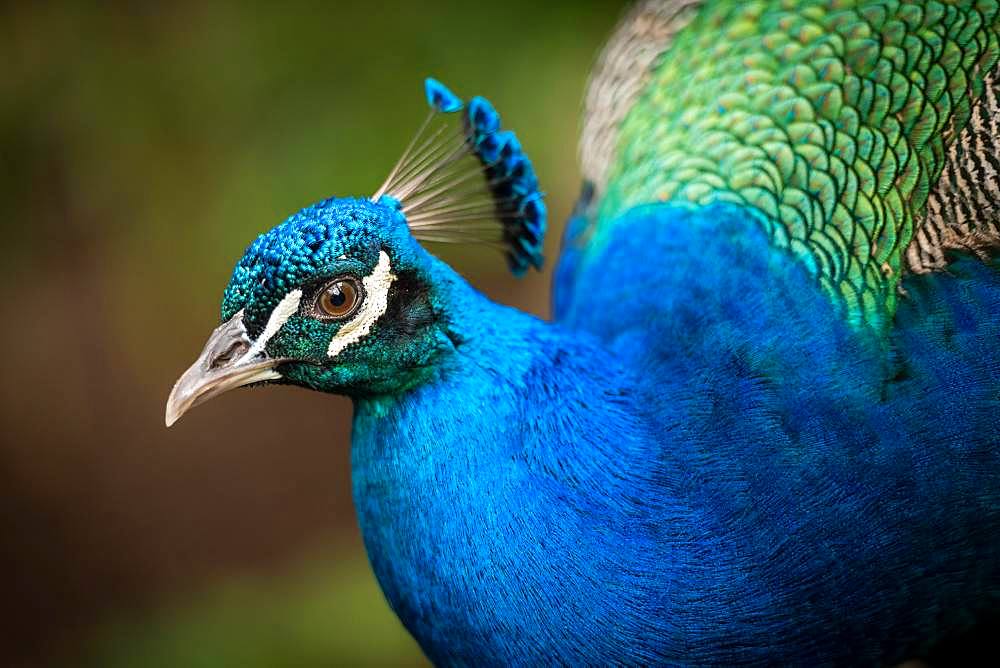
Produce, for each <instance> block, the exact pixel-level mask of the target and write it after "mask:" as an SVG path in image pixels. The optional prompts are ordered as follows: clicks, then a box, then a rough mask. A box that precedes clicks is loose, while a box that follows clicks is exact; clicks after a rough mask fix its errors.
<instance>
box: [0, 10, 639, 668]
mask: <svg viewBox="0 0 1000 668" xmlns="http://www.w3.org/2000/svg"><path fill="white" fill-rule="evenodd" d="M622 5H623V3H622V2H611V1H607V0H606V1H603V2H599V1H591V2H582V1H581V0H563V1H560V2H550V1H548V0H546V1H545V2H537V1H526V0H504V1H503V2H496V3H476V4H472V3H464V2H439V3H434V4H425V3H413V2H385V3H381V2H352V3H346V2H345V3H302V2H299V3H291V4H290V3H273V4H269V5H263V4H262V5H259V6H252V5H248V4H243V3H235V2H234V3H225V2H219V3H216V2H213V3H207V4H206V3H200V2H179V3H171V5H169V6H168V5H166V4H163V5H161V4H159V3H150V2H137V3H129V4H117V5H106V6H101V5H99V4H98V3H51V2H47V3H18V4H11V5H7V6H6V7H5V8H2V9H0V63H2V65H0V214H2V215H0V220H2V236H0V325H2V326H0V355H2V369H3V372H2V373H0V499H2V504H0V509H2V515H0V517H2V522H3V526H2V533H0V572H2V573H3V574H4V575H5V576H6V577H5V579H6V586H5V587H4V593H3V596H0V614H2V615H3V620H2V621H3V628H4V633H3V636H4V637H5V638H6V639H5V640H3V642H2V643H0V664H2V665H29V666H33V665H46V664H49V665H71V666H79V665H95V666H326V665H338V664H354V665H357V664H403V665H406V664H419V663H421V662H422V661H423V659H422V657H421V655H420V653H419V650H418V648H417V647H416V645H415V644H414V643H413V641H412V640H410V638H409V637H408V636H407V635H406V633H405V631H404V630H403V629H402V627H401V626H400V625H399V623H398V621H397V620H396V618H395V617H394V616H393V615H392V613H391V612H390V611H389V609H388V607H387V605H386V603H385V601H384V599H383V597H382V595H381V593H380V591H379V590H378V587H377V585H376V583H375V581H374V579H373V577H372V575H371V573H370V571H369V568H368V564H367V561H366V558H365V556H364V551H363V548H362V546H361V542H360V537H359V535H358V532H357V528H356V526H355V520H354V512H353V508H352V506H351V501H350V488H349V479H348V477H349V472H348V434H349V420H350V405H349V403H348V402H346V401H345V400H343V399H340V398H336V397H332V396H326V395H320V394H315V393H309V392H305V391H302V390H295V389H291V388H275V389H268V390H266V391H243V392H237V393H233V394H231V395H228V396H224V397H222V398H220V399H217V400H214V401H212V402H211V403H209V404H207V405H206V406H204V407H200V408H198V409H196V410H195V411H193V412H192V413H191V414H189V415H188V416H186V417H185V418H184V419H183V420H182V421H181V422H180V423H179V424H178V425H177V426H176V427H174V428H173V429H171V430H169V431H167V430H166V429H165V428H164V427H163V406H164V402H165V400H166V397H167V393H168V392H169V390H170V386H171V385H172V383H173V381H174V380H175V378H176V377H177V376H178V375H179V374H180V372H181V371H183V370H184V368H186V366H187V365H188V364H189V363H190V362H191V361H192V360H193V358H194V356H195V355H196V354H197V352H198V351H199V350H200V348H201V345H202V343H203V342H204V339H205V337H206V336H207V335H208V333H209V331H210V330H211V329H212V328H213V327H214V326H215V325H216V324H217V318H218V303H219V298H220V296H221V291H222V288H223V287H224V285H225V283H226V281H227V279H228V276H229V272H230V271H231V268H232V265H233V263H234V261H235V260H236V259H238V258H239V256H240V255H241V254H242V251H243V249H244V247H245V246H246V244H247V243H249V241H250V240H251V239H252V238H253V237H254V236H255V235H256V234H258V233H259V232H261V231H263V230H265V229H266V228H268V227H270V226H272V225H274V224H276V223H278V222H279V221H280V220H282V219H283V218H284V217H285V216H286V215H288V214H289V213H291V212H293V211H294V210H296V209H298V208H300V207H301V206H304V205H306V204H308V203H310V202H312V201H314V200H317V199H320V198H322V197H326V196H329V195H367V194H369V193H371V192H372V191H373V190H374V189H375V188H376V187H377V186H378V184H379V183H380V182H381V180H382V179H383V177H384V176H385V175H386V174H387V172H388V170H389V169H390V167H391V166H392V164H393V162H394V161H395V159H396V158H397V157H398V154H399V153H400V152H401V150H402V148H403V147H404V146H405V145H406V143H407V141H408V140H409V138H410V135H411V133H412V132H413V131H414V130H415V128H416V126H417V124H418V123H419V121H420V120H422V118H423V115H424V101H423V92H422V79H423V77H425V76H427V75H434V76H436V77H439V78H440V79H441V80H443V81H444V82H446V83H447V84H449V85H450V86H452V87H453V88H454V89H455V90H456V91H457V92H458V93H460V94H462V95H465V96H471V95H472V94H476V93H481V94H484V95H487V96H488V97H490V98H491V99H492V100H493V101H494V103H495V104H496V105H497V108H498V109H499V110H500V111H501V114H502V115H503V117H504V122H505V125H506V126H508V127H511V128H514V129H516V130H517V132H518V133H519V136H520V137H521V139H522V142H523V143H524V145H525V147H526V148H527V150H528V151H529V153H530V155H531V156H532V158H533V159H534V162H535V165H536V168H537V170H538V172H539V175H540V178H541V181H542V184H543V187H544V188H545V189H546V190H547V192H548V193H549V198H548V202H549V206H550V210H551V213H552V222H553V225H552V227H553V229H552V234H551V235H550V238H549V239H548V241H547V243H546V248H547V251H548V253H547V255H548V257H549V258H550V259H551V258H553V257H554V256H555V252H556V249H557V247H558V235H559V232H560V229H561V226H562V221H563V220H564V219H565V216H566V214H567V212H568V211H569V208H570V206H571V205H572V201H573V199H574V197H575V194H576V190H577V187H578V180H579V177H578V172H577V167H576V161H575V152H576V133H577V129H578V115H579V113H578V112H579V108H580V100H581V97H582V94H583V88H584V82H585V80H586V74H587V71H588V70H589V68H590V65H591V63H592V62H593V58H594V56H595V54H596V52H597V49H598V48H599V46H600V44H601V42H602V41H603V39H604V37H605V36H606V35H607V33H608V32H609V31H610V29H611V27H612V25H613V23H614V21H615V19H616V18H617V16H618V15H619V13H620V11H621V9H622ZM439 250H441V254H442V255H443V256H444V257H445V258H446V259H448V260H449V261H451V262H452V263H453V264H454V265H455V266H456V268H458V269H459V270H461V271H462V272H463V273H465V275H466V276H468V277H470V279H471V280H472V281H473V282H474V283H475V284H476V285H478V286H480V287H481V288H482V289H483V290H485V291H486V292H487V293H488V294H490V295H491V296H492V297H493V298H495V299H497V300H499V301H502V302H505V303H509V304H515V305H517V306H520V307H522V308H525V309H528V310H530V311H532V312H535V313H538V314H542V315H544V314H545V313H546V312H547V308H548V291H549V273H548V270H547V271H546V272H545V273H544V274H533V275H530V276H528V277H527V278H525V279H523V280H520V281H517V280H514V279H513V278H511V277H510V276H509V275H508V274H507V273H506V271H505V268H504V264H503V261H502V259H501V258H500V257H499V256H494V255H491V254H485V255H482V254H478V253H475V252H472V251H469V250H467V249H462V248H455V249H452V248H449V249H439ZM551 266H552V264H551V260H550V262H549V265H548V268H549V270H550V269H551Z"/></svg>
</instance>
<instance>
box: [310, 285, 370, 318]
mask: <svg viewBox="0 0 1000 668" xmlns="http://www.w3.org/2000/svg"><path fill="white" fill-rule="evenodd" d="M360 304H361V287H360V286H359V285H358V282H357V281H355V280H354V279H353V278H338V279H336V280H334V281H331V282H330V283H328V284H327V285H326V287H324V288H323V290H322V291H321V292H320V293H319V297H317V299H316V310H317V311H319V313H320V315H323V316H326V317H327V318H337V319H341V318H346V317H347V316H349V315H351V314H353V313H354V311H356V310H357V308H358V306H359V305H360Z"/></svg>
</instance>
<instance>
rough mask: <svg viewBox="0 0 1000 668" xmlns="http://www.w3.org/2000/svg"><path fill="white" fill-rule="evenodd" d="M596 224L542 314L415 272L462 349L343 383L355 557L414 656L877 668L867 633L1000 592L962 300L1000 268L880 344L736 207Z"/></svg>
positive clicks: (980, 399) (921, 289)
mask: <svg viewBox="0 0 1000 668" xmlns="http://www.w3.org/2000/svg"><path fill="white" fill-rule="evenodd" d="M615 230H616V231H615V235H616V236H615V239H614V242H613V243H607V244H605V245H604V246H603V250H601V251H600V252H599V253H597V254H595V255H593V256H587V257H582V256H581V257H575V256H573V254H572V253H569V254H567V255H566V256H567V257H569V258H570V259H571V265H572V266H571V269H569V270H565V268H564V270H563V271H561V272H560V274H559V275H558V276H557V284H556V286H555V289H556V293H557V294H556V296H557V299H558V301H559V303H560V309H559V314H560V320H559V321H558V322H556V323H546V322H542V321H540V320H537V319H535V318H533V317H531V316H528V315H525V314H522V313H519V312H517V311H515V310H512V309H509V308H507V307H503V306H499V305H496V304H493V303H491V302H490V301H488V300H487V299H485V298H484V297H483V296H481V295H480V294H478V293H477V292H475V291H474V290H473V289H472V288H471V287H469V286H468V285H467V284H466V283H465V282H464V281H463V280H462V279H460V278H458V277H457V276H455V275H454V274H453V273H452V272H451V270H450V269H448V268H447V267H446V266H444V265H443V264H441V263H438V262H437V261H436V260H430V262H431V263H432V267H431V269H430V273H431V276H432V280H433V282H434V284H435V285H436V286H439V289H440V290H441V294H440V299H442V301H443V302H445V303H446V304H447V307H448V311H449V312H450V313H452V314H457V315H456V316H455V317H456V320H455V322H454V323H453V325H452V336H451V337H450V338H451V340H452V341H453V342H454V344H455V351H454V353H453V354H451V355H450V356H449V357H448V360H447V362H446V363H445V364H444V365H443V367H442V369H441V372H440V374H439V375H438V377H437V378H436V379H435V380H433V381H431V382H428V383H427V384H425V385H423V386H421V387H418V388H416V389H414V390H411V391H409V392H408V393H405V394H403V395H400V396H398V397H391V398H390V397H380V398H359V399H356V410H355V419H354V436H353V449H352V467H353V479H354V496H355V503H356V506H357V510H358V514H359V519H360V523H361V527H362V530H363V533H364V536H365V542H366V546H367V548H368V552H369V555H370V558H371V561H372V564H373V567H374V570H375V573H376V575H377V576H378V578H379V581H380V582H381V584H382V586H383V589H384V591H385V593H386V595H387V597H388V599H389V601H390V603H391V604H392V606H393V608H394V609H395V610H396V612H397V613H398V614H399V616H400V617H401V619H402V620H403V622H404V624H406V626H407V627H408V628H409V629H410V631H411V632H412V633H413V634H414V635H415V636H416V638H417V639H418V640H419V642H420V643H421V645H422V646H423V648H424V650H425V651H426V652H427V654H428V656H429V657H430V658H431V659H432V660H434V661H438V662H442V663H477V664H483V663H496V664H509V663H546V662H549V661H551V660H552V659H553V658H554V657H559V660H560V661H562V662H565V663H570V664H574V663H604V662H607V661H610V660H611V659H617V660H619V661H625V662H633V663H649V662H654V661H660V662H662V661H674V662H684V663H698V662H713V663H733V662H735V661H744V662H745V661H747V660H754V659H758V660H761V661H764V660H772V661H773V660H776V657H777V660H778V662H779V663H782V662H785V663H787V662H799V663H801V662H803V661H806V660H808V658H809V657H816V656H824V657H826V658H827V659H830V658H831V657H833V658H837V657H839V658H840V659H841V660H843V661H850V662H854V663H871V662H883V661H887V662H888V661H895V660H899V659H902V658H904V657H895V656H882V655H881V654H879V653H878V652H879V649H878V648H879V646H880V643H879V639H880V637H882V636H883V635H885V634H894V635H895V636H899V635H903V636H904V638H905V637H909V639H910V640H911V646H914V647H919V646H920V644H921V643H922V642H929V641H931V640H932V639H934V638H936V637H940V635H941V634H943V633H946V632H950V631H953V630H955V628H956V627H957V626H960V625H961V621H960V617H961V615H957V616H952V617H949V619H948V620H944V619H943V618H941V617H939V616H938V615H936V614H934V613H933V611H934V610H937V609H940V606H945V607H949V606H950V607H951V609H953V610H956V611H959V612H961V611H962V610H964V606H966V605H968V604H967V601H970V600H976V601H982V600H983V597H982V596H981V594H980V592H982V591H992V592H993V594H994V596H996V598H995V599H994V600H995V601H996V602H1000V583H996V582H990V581H989V580H988V577H989V573H990V572H996V570H997V569H996V564H997V563H1000V546H997V545H996V544H995V540H994V538H993V536H994V535H995V531H996V530H997V529H998V527H997V526H996V525H997V518H998V515H1000V494H998V492H997V490H1000V485H998V484H997V483H998V481H997V473H996V471H1000V460H998V458H1000V455H998V454H997V451H996V448H995V447H993V446H992V443H993V440H992V439H993V435H994V434H995V433H996V429H997V427H998V426H1000V424H998V417H997V414H998V411H996V405H995V396H996V392H997V390H998V389H1000V388H998V383H997V381H996V378H997V374H996V369H993V368H990V365H989V363H988V362H986V361H984V360H987V359H992V358H993V357H995V356H992V355H990V356H981V352H982V351H977V350H976V349H975V348H976V345H977V344H976V343H975V342H981V341H986V340H991V341H995V340H996V336H997V335H998V334H1000V331H998V330H1000V328H998V327H997V325H996V324H991V323H995V322H996V319H995V318H970V317H968V314H967V313H966V311H967V310H968V309H970V308H974V309H979V310H980V311H982V312H990V309H992V310H993V312H996V310H997V309H998V308H1000V281H998V280H997V277H996V272H994V271H992V270H987V269H986V268H984V267H980V266H979V265H976V264H975V263H962V262H959V264H958V265H956V270H955V271H956V272H957V274H958V276H956V277H953V278H947V277H941V276H934V277H915V278H914V279H913V280H912V281H911V284H910V285H909V286H908V289H910V290H912V291H913V292H914V293H920V295H921V299H920V300H915V301H914V302H913V303H912V304H909V305H907V304H903V305H902V306H901V309H900V313H899V315H898V316H897V317H898V318H899V319H902V320H904V321H905V320H907V319H911V320H912V321H913V323H914V324H913V325H912V326H910V327H907V328H903V329H904V332H905V333H904V334H902V335H900V336H899V337H898V339H897V340H894V341H892V342H891V345H890V346H889V347H890V349H891V350H893V351H895V353H896V354H897V355H896V356H895V357H894V356H893V355H887V354H886V352H885V346H884V345H882V344H881V343H879V342H877V341H875V340H874V339H870V338H869V336H868V334H866V333H865V332H858V331H855V330H852V329H851V328H850V327H849V326H847V325H846V324H845V323H844V322H843V320H842V319H841V318H839V317H836V314H835V313H834V311H833V309H832V307H831V305H830V303H829V301H828V300H827V298H826V297H825V296H824V295H823V294H822V292H821V291H820V290H819V289H818V288H817V287H816V286H815V285H814V284H813V283H812V282H811V280H810V279H809V278H808V275H807V274H806V272H804V271H803V270H802V268H801V267H799V266H798V265H797V264H795V262H794V261H793V260H791V259H790V258H787V257H785V256H783V255H781V254H778V253H775V252H774V251H773V250H772V249H771V248H770V246H769V244H768V242H767V239H766V238H764V236H763V235H762V234H761V233H760V232H759V225H758V223H757V221H755V220H753V219H752V218H751V217H749V215H747V214H746V213H744V212H743V211H741V210H739V209H736V208H733V207H725V206H714V207H708V208H705V209H700V210H692V209H686V208H675V207H668V206H656V207H649V208H647V209H641V210H636V211H634V212H632V213H630V214H628V215H626V216H625V217H624V218H623V219H621V220H620V221H618V223H617V225H616V227H615ZM651 247H653V248H657V249H658V254H657V255H655V256H651V254H650V253H649V252H648V249H649V248H651ZM692 248H697V252H691V249H692ZM636 258H641V259H642V262H637V261H636ZM567 271H569V272H570V273H571V275H568V274H567ZM963 276H965V277H967V279H966V278H963ZM762 285H766V289H762V288H761V286H762ZM973 285H974V286H976V287H975V290H976V291H977V292H976V293H975V294H974V295H972V297H973V298H972V299H970V293H969V290H970V287H969V286H973ZM622 291H627V292H628V294H627V295H621V296H620V298H619V293H620V292H622ZM647 295H648V296H647ZM921 309H923V310H925V311H929V312H930V315H928V313H917V311H920V310H921ZM963 313H964V315H963ZM928 322H930V323H932V324H931V325H927V324H920V323H928ZM942 325H948V327H945V328H944V329H942ZM984 329H988V330H989V331H984ZM943 331H949V332H950V334H949V335H948V338H947V340H944V339H943V338H942V337H943V336H944V335H943V334H942V332H943ZM978 345H979V346H980V347H981V345H982V344H978ZM977 355H980V357H979V359H977ZM901 360H905V362H904V361H901ZM991 374H992V375H991ZM942 375H947V376H949V377H950V379H951V380H953V381H962V382H955V383H949V384H948V385H946V386H944V389H942V387H943V386H942V384H941V383H940V382H939V379H940V378H941V377H942ZM886 378H894V380H892V381H891V382H886ZM804 388H805V389H804ZM956 388H963V389H956ZM984 388H986V389H984ZM943 391H949V392H959V391H962V392H968V393H969V397H968V399H969V402H965V403H963V402H961V401H957V402H956V400H955V399H954V398H949V400H948V401H940V399H941V398H942V397H941V393H942V392H943ZM886 397H888V398H886ZM956 406H967V408H966V409H964V410H958V409H957V408H956ZM944 471H948V475H947V476H942V475H940V474H941V473H942V472H944ZM943 478H946V479H947V480H948V484H947V485H945V484H942V483H941V480H942V479H943ZM913 499H921V500H922V502H921V503H920V504H919V508H917V507H915V506H914V504H913ZM970 499H971V500H977V501H970ZM984 517H986V518H988V519H989V521H987V522H986V524H985V526H984V520H983V518H984ZM736 518H739V521H736ZM990 522H992V524H990ZM959 546H962V547H961V549H959ZM970 546H972V547H970ZM973 554H974V555H977V556H978V559H980V560H982V559H984V557H985V558H986V562H984V563H968V562H970V560H971V557H970V555H973ZM991 558H992V561H990V559H991ZM914 564H921V565H922V568H921V570H920V571H919V572H917V571H916V570H914V567H913V565H914ZM963 570H964V571H965V573H966V575H965V576H962V577H956V576H955V575H954V574H955V573H961V572H962V571H963ZM969 572H972V573H977V574H979V575H978V576H976V577H972V578H970V577H968V573H969ZM977 577H978V579H977ZM970 581H972V582H971V585H970ZM861 582H864V583H866V586H864V587H861V586H854V585H852V583H861ZM872 583H878V586H877V587H875V589H877V590H881V591H887V592H893V591H900V592H902V593H900V595H898V596H891V595H890V596H886V597H880V598H877V599H872V597H870V596H868V595H867V592H870V591H872V590H873V588H872V586H871V585H872ZM973 589H975V591H973ZM855 592H856V593H855ZM973 594H977V595H975V596H974V595H973ZM848 610H849V611H850V614H846V613H847V611H848ZM970 612H971V611H970ZM955 620H959V621H955ZM809 624H822V625H824V627H825V628H826V629H827V630H828V632H827V633H826V634H824V635H823V636H822V637H817V635H816V634H802V633H800V631H799V630H800V629H801V628H805V627H806V626H808V625H809ZM902 645H905V643H900V644H898V645H897V646H902Z"/></svg>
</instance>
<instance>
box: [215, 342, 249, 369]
mask: <svg viewBox="0 0 1000 668" xmlns="http://www.w3.org/2000/svg"><path fill="white" fill-rule="evenodd" d="M248 350H250V344H249V343H247V342H246V341H234V342H233V344H232V345H231V346H229V348H227V349H226V350H225V351H223V352H222V354H220V355H218V356H216V357H214V358H213V359H212V361H211V362H209V365H208V368H209V369H218V368H221V367H224V366H226V365H227V364H229V363H231V362H234V361H236V360H237V359H239V358H240V357H242V356H243V355H244V353H246V351H248Z"/></svg>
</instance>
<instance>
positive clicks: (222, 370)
mask: <svg viewBox="0 0 1000 668" xmlns="http://www.w3.org/2000/svg"><path fill="white" fill-rule="evenodd" d="M285 361H286V360H284V359H274V358H270V357H268V356H267V354H266V353H264V352H263V351H260V352H256V351H254V350H253V346H252V344H251V342H250V339H249V337H248V336H247V331H246V328H245V327H244V326H243V311H240V312H239V313H237V314H236V315H234V316H233V317H232V318H230V319H229V320H228V321H227V322H225V323H223V324H222V325H219V326H218V327H217V328H216V329H215V331H214V332H212V335H211V336H210V337H208V342H207V343H206V344H205V349H204V350H202V351H201V355H199V356H198V359H197V360H195V362H194V364H192V365H191V367H190V368H188V370H187V371H185V372H184V374H183V375H182V376H181V377H180V378H178V379H177V382H176V383H174V389H173V390H171V391H170V397H169V398H168V399H167V413H166V423H167V426H168V427H169V426H170V425H172V424H173V423H175V422H177V420H179V419H180V418H181V416H182V415H184V414H185V413H187V412H188V410H190V409H191V408H193V407H194V406H197V405H198V404H200V403H204V402H206V401H208V400H209V399H211V398H212V397H217V396H219V395H220V394H222V393H223V392H228V391H229V390H232V389H234V388H237V387H243V386H244V385H250V384H251V383H259V382H261V381H264V380H275V379H277V378H281V374H280V373H278V371H277V370H276V369H275V367H277V366H278V365H279V364H281V363H282V362H285Z"/></svg>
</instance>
